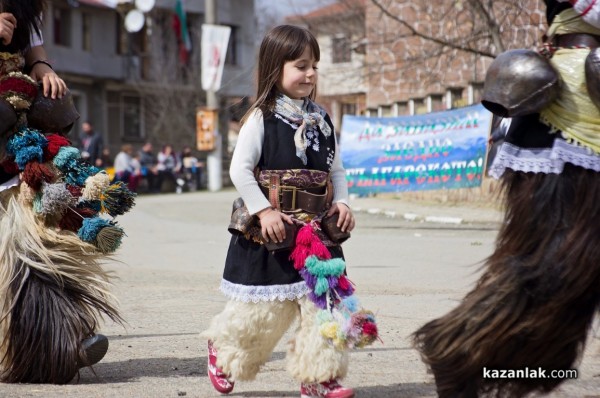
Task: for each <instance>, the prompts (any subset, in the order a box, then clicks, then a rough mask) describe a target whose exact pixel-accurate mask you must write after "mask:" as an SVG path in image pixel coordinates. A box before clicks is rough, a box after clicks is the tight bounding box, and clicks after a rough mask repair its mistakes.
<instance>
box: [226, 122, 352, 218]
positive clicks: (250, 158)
mask: <svg viewBox="0 0 600 398" xmlns="http://www.w3.org/2000/svg"><path fill="white" fill-rule="evenodd" d="M264 138H265V125H264V122H263V115H262V112H261V111H260V110H256V111H255V112H253V113H252V114H251V115H250V116H249V117H248V119H247V120H246V122H245V123H244V125H243V126H242V128H241V129H240V134H239V137H238V140H237V144H236V146H235V150H234V151H233V158H232V159H231V166H230V168H229V175H230V177H231V182H233V185H234V186H235V188H236V189H237V190H238V192H239V193H240V195H241V197H242V199H244V202H245V204H246V207H247V208H248V211H249V212H250V214H256V213H258V212H259V211H261V210H263V209H265V208H267V207H270V206H271V204H270V203H269V200H268V199H267V198H266V197H265V195H264V194H263V192H262V191H261V189H260V187H259V186H258V182H257V181H256V178H255V177H254V168H255V167H256V165H257V164H258V162H259V160H260V156H261V154H262V147H263V142H264ZM335 145H336V148H335V155H334V158H333V164H332V166H331V171H330V172H331V181H332V184H333V203H344V204H345V205H348V185H347V183H346V171H345V170H344V167H343V166H342V160H341V157H340V153H339V150H338V145H337V141H336V144H335Z"/></svg>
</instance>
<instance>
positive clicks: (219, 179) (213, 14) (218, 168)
mask: <svg viewBox="0 0 600 398" xmlns="http://www.w3.org/2000/svg"><path fill="white" fill-rule="evenodd" d="M216 3H217V2H216V0H204V23H206V24H209V25H216V24H217V4H216ZM206 107H207V108H209V109H215V110H216V111H217V115H218V114H219V99H218V98H217V92H216V91H215V90H212V89H211V90H207V91H206ZM219 119H220V118H219V117H217V123H216V126H215V127H216V131H215V149H214V150H212V151H211V152H209V154H208V156H207V158H206V167H207V169H208V190H209V191H211V192H216V191H220V190H221V188H222V187H223V176H222V173H223V170H222V169H223V164H222V161H223V139H222V138H221V133H220V131H219V124H220V123H219Z"/></svg>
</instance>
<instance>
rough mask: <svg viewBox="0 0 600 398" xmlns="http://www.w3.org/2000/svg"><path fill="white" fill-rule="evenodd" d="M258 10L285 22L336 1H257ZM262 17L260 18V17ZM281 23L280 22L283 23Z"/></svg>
mask: <svg viewBox="0 0 600 398" xmlns="http://www.w3.org/2000/svg"><path fill="white" fill-rule="evenodd" d="M255 1H256V3H255V4H256V9H257V10H264V9H268V10H269V13H271V11H272V14H273V15H276V16H277V17H279V18H280V19H281V21H282V20H283V18H284V17H286V16H289V15H295V14H305V13H307V12H309V11H312V10H314V9H317V8H321V7H324V6H326V5H329V4H331V3H334V2H335V0H255ZM259 17H260V16H259ZM281 21H280V22H281Z"/></svg>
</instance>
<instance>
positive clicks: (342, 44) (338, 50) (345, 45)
mask: <svg viewBox="0 0 600 398" xmlns="http://www.w3.org/2000/svg"><path fill="white" fill-rule="evenodd" d="M331 48H332V60H331V62H333V63H334V64H338V63H342V62H350V60H351V55H352V54H351V52H350V41H349V40H348V38H347V37H346V36H335V37H333V38H332V39H331Z"/></svg>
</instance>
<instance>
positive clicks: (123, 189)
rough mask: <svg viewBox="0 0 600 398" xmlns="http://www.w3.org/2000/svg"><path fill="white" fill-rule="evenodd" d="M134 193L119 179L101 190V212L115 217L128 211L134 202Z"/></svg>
mask: <svg viewBox="0 0 600 398" xmlns="http://www.w3.org/2000/svg"><path fill="white" fill-rule="evenodd" d="M135 196H136V194H135V193H134V192H132V191H130V190H129V189H128V188H127V185H125V184H124V183H123V182H121V181H119V182H116V183H114V184H112V185H110V186H109V187H108V188H106V189H105V190H104V192H102V195H101V197H100V204H101V210H100V211H101V212H103V213H107V214H110V215H111V216H112V217H116V216H118V215H121V214H125V213H126V212H128V211H129V210H130V209H131V208H132V207H133V205H134V204H135Z"/></svg>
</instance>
